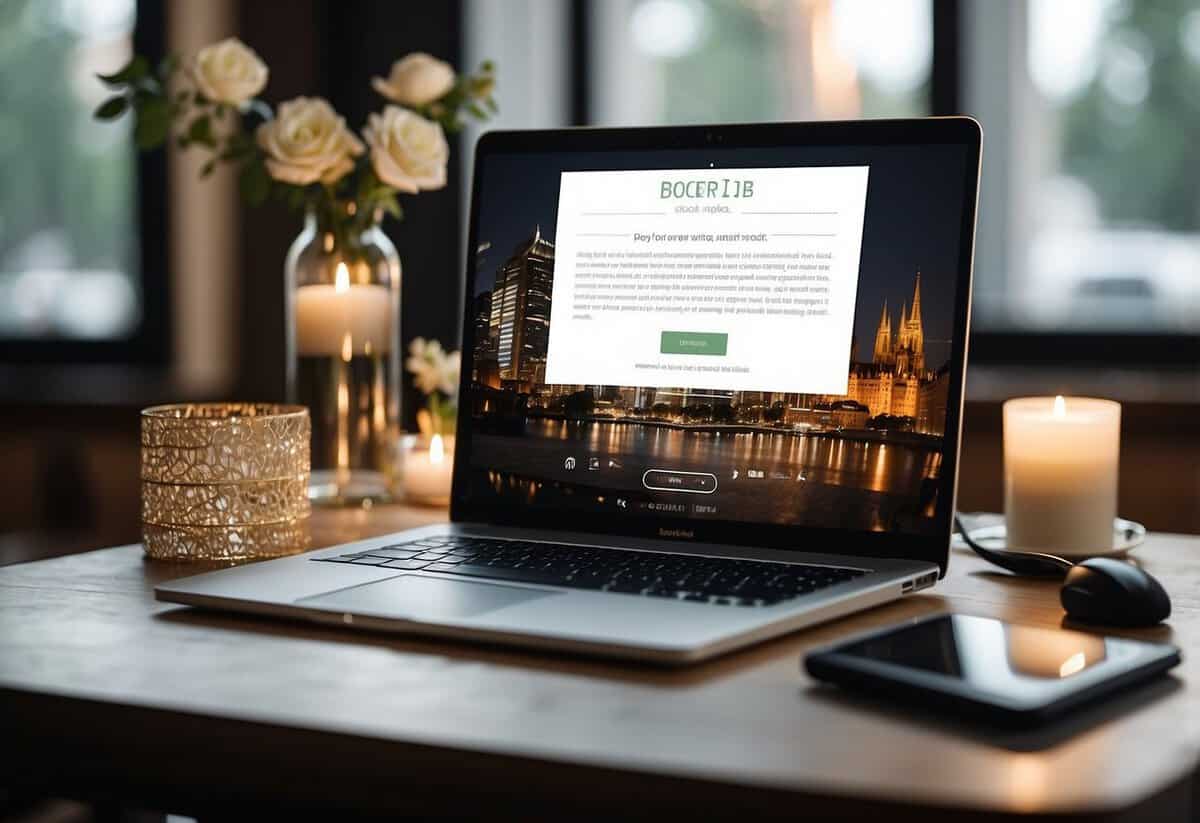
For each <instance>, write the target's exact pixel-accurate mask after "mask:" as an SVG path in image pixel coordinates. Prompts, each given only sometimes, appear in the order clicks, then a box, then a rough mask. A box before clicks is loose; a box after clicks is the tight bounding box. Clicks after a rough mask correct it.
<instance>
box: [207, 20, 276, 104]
mask: <svg viewBox="0 0 1200 823" xmlns="http://www.w3.org/2000/svg"><path fill="white" fill-rule="evenodd" d="M191 75H192V81H193V82H194V83H195V84H196V88H197V89H198V90H199V91H200V93H201V94H203V95H204V96H205V97H207V98H208V99H209V100H213V101H215V102H217V103H228V104H229V105H231V106H238V105H241V104H242V103H245V102H246V101H247V100H249V99H250V98H251V97H254V96H255V95H256V94H258V93H259V92H260V91H262V90H263V87H265V86H266V85H267V65H266V63H264V62H263V61H262V60H260V59H259V57H258V55H257V54H255V53H254V50H253V49H251V48H250V47H249V46H247V45H246V44H245V43H243V42H242V41H241V40H238V39H237V38H236V37H229V38H227V39H225V40H222V41H221V42H219V43H213V44H212V45H210V46H205V47H204V48H202V49H200V51H199V52H198V53H197V54H196V56H195V58H194V59H193V60H192V65H191Z"/></svg>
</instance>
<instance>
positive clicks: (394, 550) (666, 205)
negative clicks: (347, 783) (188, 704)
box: [155, 117, 981, 664]
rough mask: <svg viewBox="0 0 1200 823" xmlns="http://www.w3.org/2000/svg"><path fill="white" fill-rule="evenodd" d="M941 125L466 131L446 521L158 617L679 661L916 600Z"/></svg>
mask: <svg viewBox="0 0 1200 823" xmlns="http://www.w3.org/2000/svg"><path fill="white" fill-rule="evenodd" d="M980 140H981V134H980V129H979V126H978V124H977V123H976V122H975V121H973V120H971V119H969V118H964V117H950V118H931V119H921V120H890V121H860V122H845V123H778V124H769V125H730V126H714V127H690V126H689V127H678V128H677V127H671V128H637V129H577V130H576V129H571V130H557V131H526V132H493V133H489V134H485V135H484V136H483V137H482V138H481V139H480V140H479V141H478V144H477V146H476V153H475V164H474V183H473V190H472V197H471V216H470V231H469V247H468V248H469V250H470V253H469V255H468V260H467V262H466V293H465V300H464V301H463V345H462V351H463V364H462V382H461V386H460V392H459V417H458V424H457V425H458V427H457V443H456V449H455V455H454V472H453V491H452V495H451V505H450V518H449V522H447V523H444V524H439V525H434V526H429V527H426V528H420V529H414V530H411V531H405V532H401V533H398V534H391V535H388V536H386V537H379V538H374V539H370V540H363V541H360V542H356V543H352V544H347V545H342V546H335V547H332V548H326V549H321V550H318V551H312V552H308V553H306V554H300V555H295V556H291V557H286V558H281V559H277V560H271V561H266V562H261V563H256V564H252V565H246V566H241V567H237V568H232V569H226V570H222V571H217V572H212V573H208V574H202V575H199V576H197V577H189V578H186V579H182V580H175V581H172V582H168V583H163V584H160V585H159V586H157V587H156V589H155V591H156V594H157V597H158V599H160V600H164V601H168V602H173V603H184V604H190V605H193V606H201V607H207V608H212V609H221V610H228V611H237V612H253V613H261V614H268V615H277V616H283V617H293V618H302V619H305V620H310V621H316V622H319V623H331V624H337V625H340V626H345V627H347V628H354V629H366V630H375V631H386V632H399V633H411V634H417V635H428V636H432V637H442V638H457V639H463V640H472V641H481V642H486V643H498V644H506V645H511V646H522V647H530V648H536V649H548V650H559V651H566V652H575V653H584V654H590V655H600V656H608V657H616V658H627V659H634V660H643V661H651V662H656V663H663V664H682V663H687V662H691V661H698V660H703V659H706V658H709V657H712V656H714V655H718V654H721V653H723V652H727V651H730V650H732V649H736V648H739V647H743V646H746V645H748V644H751V643H755V642H758V641H762V640H765V639H767V638H770V637H774V636H777V635H781V634H783V633H785V632H791V631H794V630H796V629H799V628H802V627H805V626H810V625H813V624H815V623H820V622H822V621H827V620H831V619H834V618H837V617H839V616H842V615H847V614H851V613H853V612H857V611H860V610H863V609H867V608H870V607H872V606H876V605H879V604H882V603H886V602H888V601H891V600H894V599H896V598H900V597H903V596H905V595H908V594H911V593H913V592H917V591H920V590H921V589H925V588H928V587H929V586H932V585H934V584H935V583H936V582H937V581H938V579H939V578H940V577H941V576H942V575H944V573H945V571H946V564H947V560H948V556H949V546H950V535H951V516H952V513H953V511H954V494H955V473H956V466H957V462H958V451H959V434H960V420H961V407H962V396H963V380H964V366H965V359H966V349H967V328H968V314H969V306H970V297H971V267H972V246H973V241H974V229H975V209H976V193H977V189H978V181H979V163H980Z"/></svg>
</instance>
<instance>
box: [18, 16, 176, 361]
mask: <svg viewBox="0 0 1200 823" xmlns="http://www.w3.org/2000/svg"><path fill="white" fill-rule="evenodd" d="M165 6H166V4H165V3H161V2H155V0H138V2H137V7H136V8H137V11H136V14H137V19H136V21H135V23H134V31H133V49H134V52H135V53H137V54H145V55H147V56H149V57H151V58H152V59H154V60H158V59H161V58H162V56H163V55H165V53H166V32H167V25H166V24H167V20H166V10H165ZM135 168H136V172H135V173H136V177H137V180H136V184H135V191H136V200H135V205H136V209H137V219H136V223H137V226H138V232H139V248H138V252H139V265H138V270H137V272H135V276H136V277H137V280H138V292H139V294H140V295H141V303H142V312H141V318H140V319H139V321H138V324H137V326H136V327H135V328H134V330H133V331H132V333H130V334H129V335H128V336H126V337H124V338H120V339H112V340H86V339H63V338H54V339H38V338H13V337H0V365H9V366H18V365H23V364H55V365H80V364H107V365H122V366H141V367H163V368H165V367H167V366H169V364H170V362H171V355H172V345H171V344H172V338H171V325H172V323H171V319H172V318H171V302H170V277H169V273H168V266H167V262H168V261H167V253H168V249H167V227H168V214H167V211H168V198H167V158H166V152H165V151H155V152H138V155H137V162H136V166H135Z"/></svg>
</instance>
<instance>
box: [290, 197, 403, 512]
mask: <svg viewBox="0 0 1200 823" xmlns="http://www.w3.org/2000/svg"><path fill="white" fill-rule="evenodd" d="M284 274H285V286H284V293H285V298H284V302H285V307H284V308H285V316H286V318H287V320H286V334H287V345H286V349H287V365H286V369H287V395H288V402H290V403H297V404H300V405H303V406H307V407H308V410H309V415H310V417H311V420H312V472H311V474H310V478H309V497H310V499H311V500H312V501H313V502H316V503H330V504H348V503H362V502H364V501H368V500H370V501H375V500H383V499H386V498H387V497H388V482H387V476H388V473H389V472H388V471H387V469H388V465H387V464H388V460H389V457H390V449H389V444H388V439H389V438H388V433H389V432H390V431H392V430H394V428H395V426H396V422H397V421H398V420H400V361H401V352H400V350H399V349H400V257H399V255H398V254H397V253H396V247H395V246H394V245H393V244H392V242H391V240H389V239H388V237H387V235H385V234H384V233H383V230H382V229H381V228H380V226H379V215H375V216H374V219H373V220H371V221H370V222H369V224H368V225H367V227H366V228H365V229H362V230H354V231H347V230H346V228H345V225H344V224H343V225H336V226H335V225H333V224H332V223H331V221H329V220H322V219H319V218H318V217H317V215H316V214H314V213H311V212H310V213H309V214H308V215H307V216H306V217H305V221H304V229H303V230H302V231H301V232H300V235H299V236H298V237H297V238H296V240H295V241H294V242H293V243H292V246H291V248H290V249H289V250H288V255H287V261H286V265H285V267H284Z"/></svg>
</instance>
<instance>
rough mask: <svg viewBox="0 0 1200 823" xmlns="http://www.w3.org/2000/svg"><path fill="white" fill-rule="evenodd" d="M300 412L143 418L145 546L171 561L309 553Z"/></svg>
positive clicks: (257, 406)
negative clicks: (304, 551)
mask: <svg viewBox="0 0 1200 823" xmlns="http://www.w3.org/2000/svg"><path fill="white" fill-rule="evenodd" d="M309 437H310V424H309V418H308V409H306V408H304V407H303V406H280V405H274V404H269V403H196V404H183V405H175V406H153V407H151V408H148V409H145V410H143V411H142V545H143V546H144V547H145V550H146V554H148V555H150V556H151V557H155V558H162V559H170V560H246V559H252V558H263V557H277V556H280V555H285V554H291V553H293V552H297V551H302V550H303V549H305V548H307V547H308V545H309V533H308V516H309V513H310V511H311V509H310V506H309V501H308V474H309Z"/></svg>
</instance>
